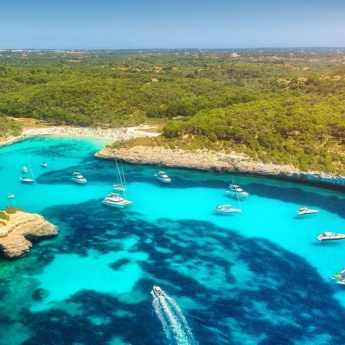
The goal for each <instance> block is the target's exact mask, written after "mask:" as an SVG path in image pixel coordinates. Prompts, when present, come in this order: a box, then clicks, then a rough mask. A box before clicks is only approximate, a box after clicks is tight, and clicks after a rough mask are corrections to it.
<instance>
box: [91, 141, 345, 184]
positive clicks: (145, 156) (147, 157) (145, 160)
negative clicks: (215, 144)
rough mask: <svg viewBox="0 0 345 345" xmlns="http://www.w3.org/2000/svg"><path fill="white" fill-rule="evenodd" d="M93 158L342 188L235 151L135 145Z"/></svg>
mask: <svg viewBox="0 0 345 345" xmlns="http://www.w3.org/2000/svg"><path fill="white" fill-rule="evenodd" d="M95 157H96V158H100V159H109V160H111V159H114V157H116V158H118V159H121V160H124V161H125V162H128V163H132V164H149V165H157V166H165V167H179V168H188V169H198V170H206V171H220V172H221V171H222V172H238V173H249V174H255V175H263V176H271V177H279V178H284V179H295V180H299V181H305V182H311V183H321V184H332V185H336V186H338V187H341V188H344V187H345V176H340V175H335V174H327V173H323V172H315V171H311V172H303V171H300V170H298V169H296V168H295V167H293V166H291V165H277V164H264V163H262V162H256V161H254V160H253V159H251V158H250V157H248V156H246V155H244V154H239V153H236V152H232V153H230V154H225V153H212V152H206V151H198V152H196V153H191V152H186V151H184V150H180V149H176V150H172V149H166V148H163V147H147V146H136V147H133V148H130V149H116V150H115V149H111V148H109V147H106V148H104V149H102V150H101V151H99V152H97V153H96V154H95Z"/></svg>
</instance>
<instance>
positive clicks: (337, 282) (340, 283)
mask: <svg viewBox="0 0 345 345" xmlns="http://www.w3.org/2000/svg"><path fill="white" fill-rule="evenodd" d="M335 283H336V284H339V285H345V279H341V280H337V281H336V282H335Z"/></svg>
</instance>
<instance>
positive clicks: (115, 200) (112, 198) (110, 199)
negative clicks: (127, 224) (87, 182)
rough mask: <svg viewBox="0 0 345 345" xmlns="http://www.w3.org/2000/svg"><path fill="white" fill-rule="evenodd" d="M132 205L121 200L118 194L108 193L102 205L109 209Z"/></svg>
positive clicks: (125, 200) (127, 201)
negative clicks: (109, 207)
mask: <svg viewBox="0 0 345 345" xmlns="http://www.w3.org/2000/svg"><path fill="white" fill-rule="evenodd" d="M131 203H132V201H129V200H127V199H125V198H122V197H121V195H120V194H119V193H113V192H111V193H109V194H108V195H107V196H106V197H105V198H104V199H103V200H102V204H103V205H106V206H111V207H118V208H124V207H125V206H128V205H130V204H131Z"/></svg>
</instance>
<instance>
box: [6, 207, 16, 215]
mask: <svg viewBox="0 0 345 345" xmlns="http://www.w3.org/2000/svg"><path fill="white" fill-rule="evenodd" d="M17 211H19V207H12V206H7V207H6V213H7V214H13V213H16V212H17Z"/></svg>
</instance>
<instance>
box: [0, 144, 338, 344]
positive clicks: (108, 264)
mask: <svg viewBox="0 0 345 345" xmlns="http://www.w3.org/2000/svg"><path fill="white" fill-rule="evenodd" d="M104 144H105V142H104V141H96V140H91V139H88V140H81V139H61V138H60V139H59V138H39V139H31V140H28V141H25V142H21V143H18V144H15V145H12V146H9V147H4V148H1V149H0V178H1V181H3V183H2V184H1V189H0V208H1V209H3V208H5V207H6V206H7V205H9V204H11V205H12V206H18V207H20V208H21V209H24V210H26V211H28V212H37V213H40V214H42V215H43V216H44V217H45V218H46V219H47V220H49V221H51V222H52V223H54V224H56V225H58V226H59V235H58V236H56V237H54V238H50V239H47V240H44V241H41V242H39V243H36V244H35V245H34V246H33V248H32V249H31V251H30V253H29V254H27V255H26V256H25V257H23V258H21V259H18V260H15V261H4V260H2V261H1V262H0V292H1V296H2V299H1V301H0V318H1V322H0V344H5V345H7V344H11V345H12V344H25V345H29V344H30V345H33V344H35V345H37V344H75V345H76V344H111V345H115V344H116V345H128V344H133V345H134V344H141V345H142V344H147V345H155V344H157V345H158V344H197V343H199V344H329V343H334V342H338V343H342V339H344V336H345V334H344V333H345V331H343V327H342V320H343V319H344V317H345V309H344V308H345V293H344V291H345V290H344V289H342V287H341V286H338V285H336V284H334V281H331V280H330V279H329V276H331V275H332V274H333V273H335V272H339V271H340V270H341V268H342V267H343V266H344V261H343V259H344V258H343V253H344V250H345V241H344V242H342V241H336V242H329V243H319V242H318V241H317V240H316V237H317V236H318V235H319V234H320V233H321V232H323V231H327V230H328V231H335V232H345V229H344V224H345V223H344V217H345V210H344V206H343V205H344V199H345V194H342V193H339V192H335V191H330V190H327V189H322V188H316V187H311V186H307V185H302V184H296V183H291V182H282V181H277V180H270V179H263V178H255V177H248V176H241V175H230V174H213V173H206V172H196V171H188V170H179V169H167V172H168V174H169V176H170V177H171V178H172V182H171V184H170V185H164V184H160V183H159V182H158V181H157V180H156V179H155V178H154V174H155V173H156V172H157V168H156V167H149V166H131V165H126V164H124V165H123V167H124V171H125V175H126V180H127V184H128V186H127V187H128V190H127V196H128V198H129V199H130V200H131V201H132V202H133V204H132V205H131V206H130V207H129V208H127V209H125V210H121V209H113V208H108V207H106V206H103V205H102V204H101V201H102V198H103V197H104V196H105V195H106V194H107V193H108V192H109V191H110V189H111V186H112V184H114V183H116V182H117V181H116V169H115V164H114V163H113V162H109V161H100V160H96V159H94V158H93V153H94V152H95V151H97V150H98V149H99V148H101V147H102V146H103V145H104ZM42 161H45V162H47V163H48V167H47V168H42V167H40V163H41V162H42ZM29 163H30V164H29ZM23 165H26V166H28V165H30V166H31V167H32V171H33V174H34V177H35V179H36V183H35V184H34V185H24V184H21V183H20V182H19V176H21V175H22V174H21V168H22V166H23ZM73 171H79V172H80V173H82V174H83V175H84V176H85V177H86V178H87V179H88V183H87V184H86V185H76V184H74V183H73V182H71V180H70V179H71V175H72V173H73ZM232 179H235V180H236V181H235V182H236V183H238V184H240V185H241V186H242V187H243V189H245V190H246V191H248V192H249V193H250V196H249V198H248V199H247V200H244V201H242V202H241V204H239V203H238V202H237V200H233V199H230V198H228V197H227V196H226V195H225V190H226V188H227V186H228V184H229V183H230V182H231V180H232ZM7 193H13V194H15V198H13V199H8V198H7ZM223 203H231V204H232V205H233V206H234V207H239V206H241V207H242V210H243V212H242V213H241V214H234V215H230V216H222V215H217V214H215V213H214V212H213V209H214V207H215V206H216V205H217V204H223ZM302 205H307V206H309V207H313V208H317V209H318V210H319V211H320V212H319V213H318V214H316V215H312V216H307V217H297V216H296V211H297V209H298V208H299V207H300V206H302ZM154 284H156V285H159V286H160V287H161V288H162V289H163V290H164V291H165V292H166V293H167V294H168V296H170V297H169V298H171V299H173V302H176V306H175V305H174V304H172V302H171V303H169V300H168V299H167V300H165V303H164V301H163V303H161V304H159V305H157V301H153V298H152V296H151V294H150V291H151V290H152V286H153V285H154ZM179 310H180V311H181V315H180V314H179ZM159 313H161V315H159ZM160 316H161V317H160ZM162 320H163V321H162ZM184 320H185V321H184ZM184 322H185V323H184ZM164 323H165V324H164Z"/></svg>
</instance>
